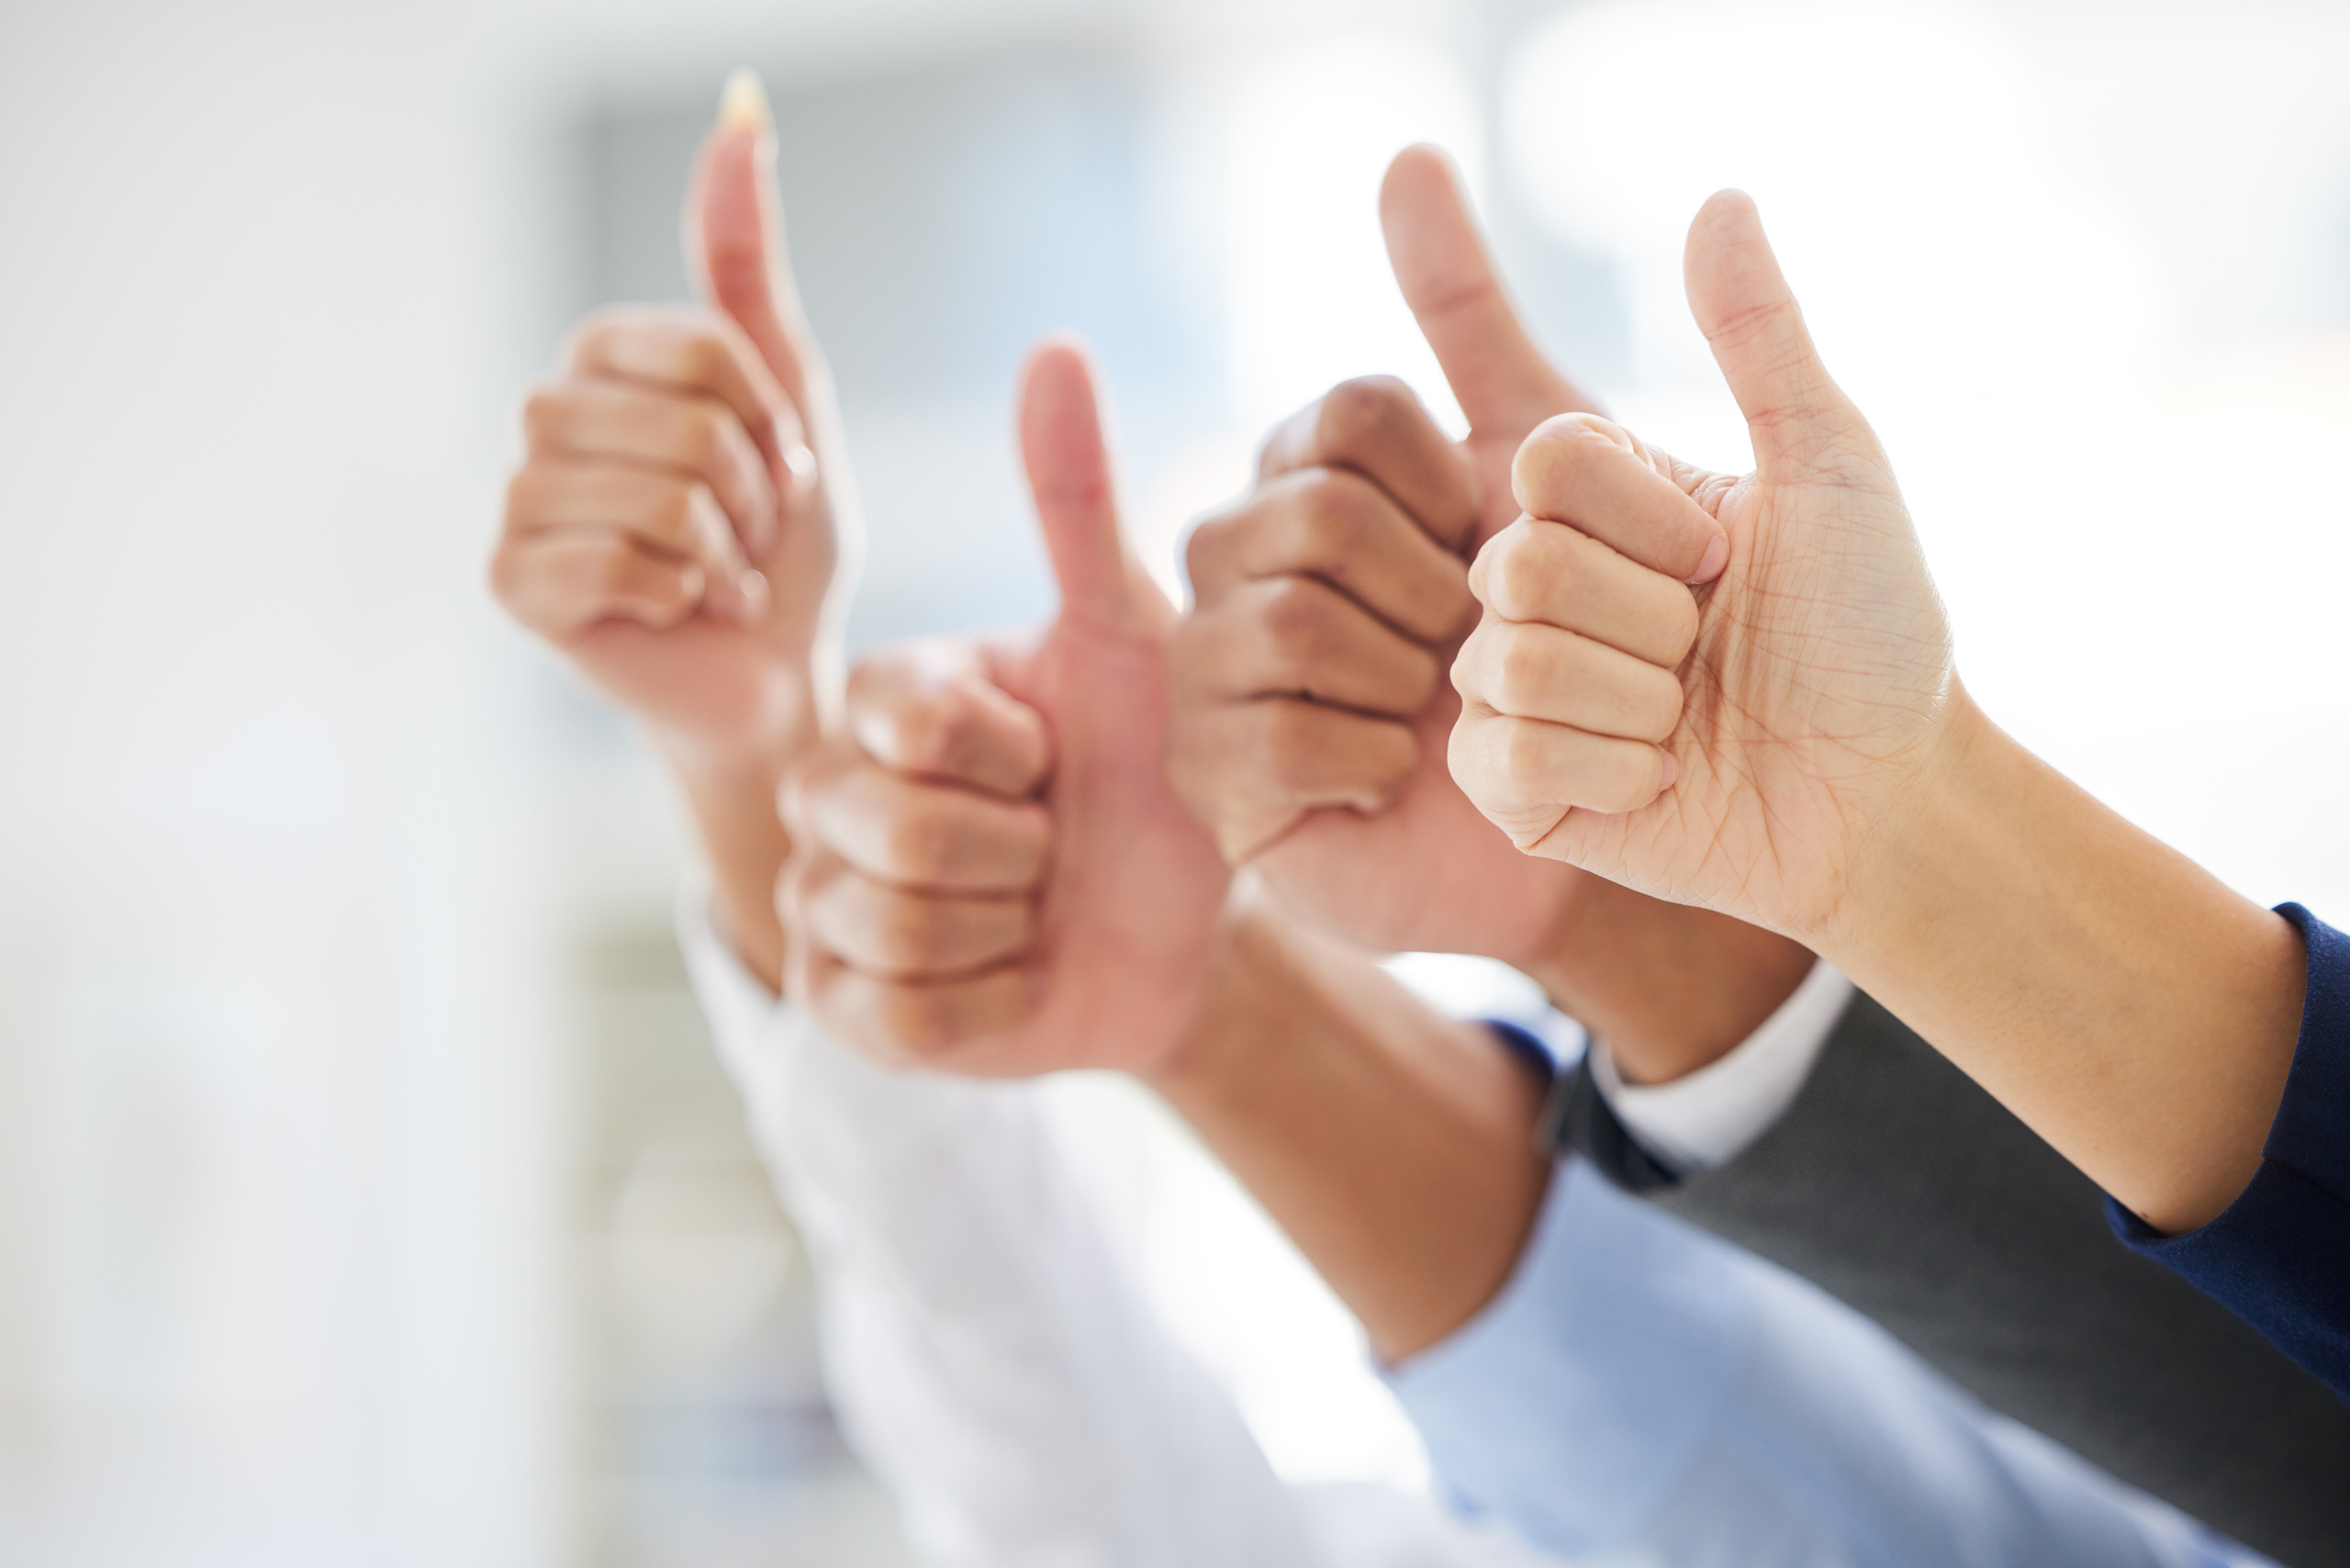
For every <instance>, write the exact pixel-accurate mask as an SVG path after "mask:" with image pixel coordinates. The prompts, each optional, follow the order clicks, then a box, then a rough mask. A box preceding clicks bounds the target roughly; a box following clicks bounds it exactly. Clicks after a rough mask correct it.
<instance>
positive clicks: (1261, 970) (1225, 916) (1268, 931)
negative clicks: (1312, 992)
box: [1134, 872, 1300, 1101]
mask: <svg viewBox="0 0 2350 1568" xmlns="http://www.w3.org/2000/svg"><path fill="white" fill-rule="evenodd" d="M1284 976H1287V977H1289V978H1290V979H1291V980H1292V981H1294V980H1295V977H1296V969H1295V966H1294V965H1293V964H1291V963H1289V962H1287V961H1286V956H1285V954H1284V951H1283V939H1282V933H1281V929H1280V924H1279V922H1278V921H1277V920H1276V919H1275V918H1274V917H1273V916H1272V914H1271V913H1270V911H1269V910H1268V909H1267V908H1266V898H1265V895H1264V892H1263V890H1262V887H1261V884H1259V881H1258V879H1257V878H1256V876H1255V875H1254V874H1253V873H1249V872H1243V873H1242V874H1241V875H1240V876H1238V877H1236V878H1235V879H1233V884H1232V890H1231V892H1230V893H1229V894H1228V895H1227V896H1226V898H1225V905H1224V910H1223V912H1222V913H1221V914H1220V915H1219V916H1218V917H1217V921H1216V932H1215V937H1214V942H1213V944H1212V945H1211V946H1210V948H1209V951H1208V958H1207V962H1206V964H1205V966H1204V968H1203V972H1202V975H1201V980H1200V987H1199V992H1198V996H1197V999H1196V1000H1195V1001H1194V1002H1193V1004H1192V1013H1191V1016H1190V1018H1188V1019H1187V1020H1186V1021H1185V1023H1184V1025H1183V1027H1182V1028H1181V1030H1180V1031H1178V1033H1177V1035H1176V1036H1175V1042H1174V1044H1173V1046H1172V1047H1169V1049H1168V1051H1167V1052H1166V1053H1165V1054H1164V1055H1163V1056H1161V1057H1160V1058H1158V1060H1156V1061H1154V1062H1150V1063H1147V1064H1145V1065H1142V1066H1139V1067H1137V1068H1136V1070H1135V1074H1134V1075H1135V1076H1136V1078H1138V1079H1140V1080H1141V1081H1143V1082H1144V1083H1146V1084H1147V1085H1149V1086H1150V1087H1151V1088H1152V1089H1153V1090H1155V1091H1156V1092H1158V1094H1159V1095H1160V1096H1161V1097H1162V1098H1166V1099H1169V1100H1170V1101H1173V1100H1179V1099H1181V1098H1185V1097H1189V1096H1192V1095H1195V1094H1206V1093H1214V1092H1221V1091H1222V1090H1224V1089H1225V1088H1226V1087H1227V1086H1233V1085H1238V1084H1244V1083H1245V1081H1246V1079H1247V1077H1248V1062H1249V1061H1250V1059H1251V1058H1254V1057H1255V1056H1256V1055H1257V1054H1258V1053H1259V1051H1260V1050H1261V1049H1263V1048H1264V1047H1266V1046H1267V1045H1268V1044H1270V1042H1271V1041H1272V1040H1273V1039H1276V1038H1278V1037H1279V1036H1281V1034H1282V1033H1284V1032H1285V1030H1286V1026H1287V1024H1288V1023H1290V1022H1293V1021H1294V1020H1295V1019H1296V1017H1297V1015H1298V1012H1299V1007H1300V998H1299V995H1298V988H1297V986H1296V985H1295V984H1294V983H1291V984H1283V983H1282V980H1283V977H1284Z"/></svg>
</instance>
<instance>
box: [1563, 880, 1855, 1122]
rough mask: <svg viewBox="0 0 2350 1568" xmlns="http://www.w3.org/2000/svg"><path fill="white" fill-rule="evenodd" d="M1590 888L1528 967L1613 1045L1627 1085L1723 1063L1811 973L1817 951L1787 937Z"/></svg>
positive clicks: (1611, 886)
mask: <svg viewBox="0 0 2350 1568" xmlns="http://www.w3.org/2000/svg"><path fill="white" fill-rule="evenodd" d="M1592 882H1593V886H1592V887H1591V889H1590V890H1589V891H1588V894H1587V895H1586V896H1579V897H1578V898H1577V899H1576V900H1575V901H1574V902H1573V903H1572V905H1571V906H1570V907H1569V910H1568V912H1567V914H1566V917H1565V918H1563V919H1562V920H1561V922H1560V924H1559V925H1558V926H1557V928H1556V929H1554V930H1553V931H1552V932H1551V933H1550V934H1549V936H1548V938H1547V940H1546V941H1545V942H1544V944H1543V945H1542V948H1541V950H1540V951H1539V954H1537V955H1535V956H1534V958H1532V959H1531V960H1530V961H1529V962H1528V963H1527V965H1526V966H1525V968H1526V972H1527V975H1528V976H1529V977H1530V978H1531V979H1532V980H1534V981H1535V983H1536V984H1538V985H1539V986H1540V987H1541V988H1542V989H1543V991H1545V992H1546V993H1547V994H1548V995H1549V996H1550V1001H1551V1003H1552V1005H1554V1006H1556V1007H1557V1008H1558V1009H1559V1011H1560V1012H1561V1013H1564V1014H1566V1015H1567V1016H1568V1017H1570V1018H1572V1019H1574V1020H1575V1021H1576V1022H1577V1023H1579V1024H1581V1025H1583V1027H1584V1028H1585V1029H1587V1030H1589V1031H1590V1032H1591V1033H1592V1034H1593V1035H1594V1036H1597V1037H1598V1038H1600V1039H1603V1040H1606V1042H1607V1047H1608V1050H1609V1053H1610V1055H1611V1056H1612V1057H1613V1058H1614V1061H1615V1065H1616V1069H1617V1071H1618V1072H1620V1073H1621V1074H1622V1075H1623V1077H1624V1079H1625V1081H1627V1082H1629V1083H1635V1084H1650V1083H1664V1082H1669V1081H1673V1080H1674V1079H1677V1078H1683V1077H1685V1076H1687V1075H1688V1074H1690V1073H1692V1072H1695V1071H1696V1070H1698V1069H1700V1068H1703V1067H1707V1066H1709V1065H1710V1064H1712V1063H1713V1062H1715V1061H1718V1060H1719V1059H1720V1058H1722V1057H1724V1056H1726V1055H1728V1054H1729V1052H1730V1051H1731V1050H1733V1049H1735V1048H1736V1047H1738V1045H1739V1044H1740V1042H1741V1041H1743V1040H1745V1039H1746V1038H1748V1037H1749V1036H1751V1035H1752V1034H1753V1033H1754V1031H1755V1030H1756V1029H1758V1028H1760V1027H1762V1025H1763V1023H1764V1022H1765V1021H1766V1020H1768V1019H1769V1018H1770V1016H1771V1014H1773V1013H1774V1012H1776V1011H1777V1010H1778V1008H1779V1005H1780V1004H1781V1003H1782V1002H1785V1001H1786V999H1787V998H1788V997H1789V996H1791V995H1793V994H1794V992H1795V990H1796V987H1797V986H1799V985H1801V984H1802V983H1803V979H1804V976H1806V975H1807V974H1808V973H1810V972H1811V967H1812V964H1813V962H1814V958H1813V955H1812V953H1811V951H1810V950H1809V949H1808V948H1807V947H1805V946H1802V945H1800V944H1798V943H1796V941H1794V940H1792V939H1791V938H1788V937H1785V936H1781V935H1777V934H1776V933H1774V932H1769V931H1765V930H1762V928H1761V927H1759V926H1754V925H1749V924H1746V923H1745V922H1743V921H1740V920H1737V919H1735V918H1733V917H1731V916H1729V915H1726V914H1719V913H1715V912H1713V911H1711V910H1703V909H1694V908H1689V907H1686V906H1684V905H1680V904H1669V903H1665V902H1662V901H1660V900H1657V899H1652V898H1650V897H1648V896H1646V895H1645V894H1641V893H1637V892H1633V891H1631V890H1629V889H1627V888H1622V887H1619V886H1617V884H1615V883H1613V882H1606V881H1602V880H1600V879H1597V878H1594V879H1592Z"/></svg>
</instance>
